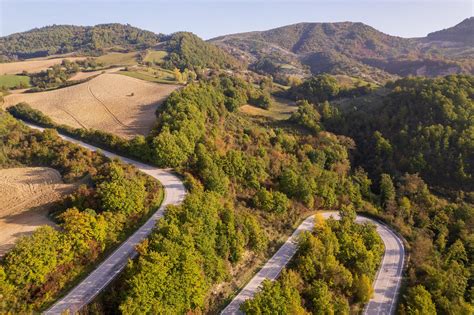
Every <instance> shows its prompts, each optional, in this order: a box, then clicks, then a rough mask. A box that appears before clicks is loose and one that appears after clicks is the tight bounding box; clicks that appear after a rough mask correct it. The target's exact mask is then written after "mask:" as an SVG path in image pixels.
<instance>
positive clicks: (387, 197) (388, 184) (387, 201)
mask: <svg viewBox="0 0 474 315" xmlns="http://www.w3.org/2000/svg"><path fill="white" fill-rule="evenodd" d="M380 199H381V203H382V206H383V207H384V208H385V209H386V210H387V208H389V207H391V206H393V203H394V201H395V187H394V186H393V182H392V179H391V178H390V175H388V174H382V176H381V177H380Z"/></svg>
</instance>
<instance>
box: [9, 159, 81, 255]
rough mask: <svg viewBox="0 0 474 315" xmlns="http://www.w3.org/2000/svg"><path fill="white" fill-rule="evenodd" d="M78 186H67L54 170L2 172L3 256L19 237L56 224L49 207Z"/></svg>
mask: <svg viewBox="0 0 474 315" xmlns="http://www.w3.org/2000/svg"><path fill="white" fill-rule="evenodd" d="M74 188H75V185H74V184H64V183H63V181H62V179H61V175H60V174H59V173H58V172H57V171H56V170H54V169H52V168H47V167H22V168H10V169H1V170H0V231H1V233H0V257H1V256H2V255H4V254H5V253H6V252H7V251H8V249H10V248H11V247H12V246H13V245H14V244H15V241H16V240H17V239H18V237H20V236H23V235H28V234H30V233H32V232H33V231H34V230H35V229H36V228H38V227H39V226H41V225H54V224H53V222H52V221H50V220H49V219H48V217H47V214H48V210H49V207H50V206H51V204H52V203H54V202H55V201H57V200H59V199H60V198H61V196H62V195H64V194H66V193H70V192H72V190H73V189H74Z"/></svg>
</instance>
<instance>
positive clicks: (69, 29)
mask: <svg viewBox="0 0 474 315" xmlns="http://www.w3.org/2000/svg"><path fill="white" fill-rule="evenodd" d="M160 38H161V35H157V34H155V33H153V32H149V31H145V30H141V29H139V28H136V27H133V26H130V25H128V24H126V25H123V24H117V23H116V24H100V25H96V26H74V25H52V26H46V27H42V28H35V29H32V30H30V31H28V32H23V33H16V34H12V35H9V36H5V37H1V38H0V47H1V48H0V56H2V57H3V59H7V60H16V59H27V58H34V57H44V56H49V55H54V54H64V53H70V52H85V53H92V54H98V53H102V52H103V50H105V49H110V48H115V47H121V48H122V49H135V50H137V49H145V48H149V47H153V46H154V45H156V44H158V42H159V41H160ZM0 59H2V58H0Z"/></svg>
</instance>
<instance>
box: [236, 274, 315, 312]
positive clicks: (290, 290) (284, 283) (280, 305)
mask: <svg viewBox="0 0 474 315" xmlns="http://www.w3.org/2000/svg"><path fill="white" fill-rule="evenodd" d="M280 279H281V280H280V281H275V282H270V281H269V280H265V281H264V282H263V284H262V290H261V291H260V292H258V293H257V294H255V296H254V298H253V299H251V300H247V301H245V302H244V304H242V306H241V309H242V310H243V311H244V312H245V314H262V315H263V314H268V315H270V314H295V315H296V314H308V312H306V311H305V310H304V308H303V307H302V306H301V296H300V293H299V292H298V285H299V282H300V279H299V277H298V274H297V273H295V272H293V271H289V272H286V271H283V273H282V275H281V277H280Z"/></svg>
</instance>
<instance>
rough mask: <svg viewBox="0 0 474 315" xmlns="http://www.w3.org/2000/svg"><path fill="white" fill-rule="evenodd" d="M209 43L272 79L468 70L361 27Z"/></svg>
mask: <svg viewBox="0 0 474 315" xmlns="http://www.w3.org/2000/svg"><path fill="white" fill-rule="evenodd" d="M461 24H462V23H461ZM464 24H466V25H465V26H462V27H459V28H460V29H463V30H464V29H467V30H469V29H472V26H471V24H472V23H471V24H470V23H464ZM446 31H447V32H449V31H448V30H446ZM211 42H213V43H215V44H216V45H219V46H221V47H223V48H224V49H226V50H227V51H229V52H230V53H233V54H234V55H236V56H238V57H240V58H242V59H245V60H247V61H248V62H250V63H251V65H252V67H253V68H254V69H255V70H256V71H259V72H264V73H270V74H272V75H274V76H276V77H278V76H285V75H292V74H293V75H307V74H308V73H309V72H311V73H312V74H319V73H331V74H347V75H351V76H358V77H365V78H368V79H372V81H385V80H387V79H390V78H394V77H396V76H405V75H429V76H437V75H445V74H450V73H460V72H472V66H469V65H470V64H469V63H468V64H467V65H466V64H464V63H463V62H461V61H459V60H457V61H455V60H449V59H446V58H445V56H444V55H443V54H442V51H438V54H436V55H434V56H433V55H432V54H428V53H426V52H425V51H424V50H427V48H429V47H430V45H429V44H426V42H423V43H424V44H425V47H423V45H422V44H421V43H422V41H421V39H419V40H413V39H406V38H401V37H396V36H390V35H387V34H384V33H382V32H380V31H378V30H376V29H374V28H373V27H370V26H368V25H365V24H363V23H352V22H341V23H299V24H294V25H288V26H283V27H279V28H275V29H271V30H268V31H263V32H250V33H242V34H233V35H225V36H221V37H217V38H214V39H211ZM423 48H424V50H423Z"/></svg>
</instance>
